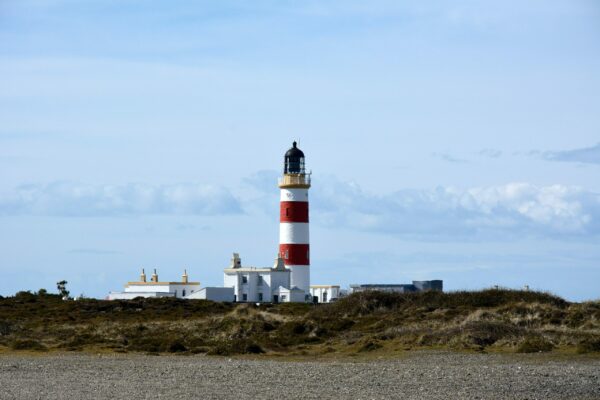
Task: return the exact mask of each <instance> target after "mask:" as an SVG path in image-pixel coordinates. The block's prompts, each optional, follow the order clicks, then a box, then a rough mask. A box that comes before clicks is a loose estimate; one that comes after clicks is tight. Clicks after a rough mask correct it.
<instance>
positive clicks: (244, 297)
mask: <svg viewBox="0 0 600 400" xmlns="http://www.w3.org/2000/svg"><path fill="white" fill-rule="evenodd" d="M242 300H243V301H248V294H246V293H244V294H243V295H242Z"/></svg>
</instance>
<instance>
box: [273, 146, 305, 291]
mask: <svg viewBox="0 0 600 400" xmlns="http://www.w3.org/2000/svg"><path fill="white" fill-rule="evenodd" d="M279 187H280V188H281V198H280V210H279V211H280V212H279V222H280V223H279V254H280V256H281V258H283V261H284V263H285V266H286V268H289V269H290V270H291V282H290V283H291V286H292V287H293V286H297V287H298V288H300V289H302V290H304V291H305V292H306V293H309V290H310V249H309V240H308V189H309V188H310V173H306V170H305V167H304V153H303V152H302V150H300V149H299V148H298V147H297V143H296V142H294V143H293V146H292V148H291V149H289V150H288V151H287V152H286V153H285V157H284V164H283V176H282V177H281V178H280V179H279Z"/></svg>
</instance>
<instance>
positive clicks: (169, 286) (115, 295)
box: [107, 269, 200, 300]
mask: <svg viewBox="0 0 600 400" xmlns="http://www.w3.org/2000/svg"><path fill="white" fill-rule="evenodd" d="M198 290H200V282H190V281H189V280H188V274H187V271H186V270H184V273H183V275H182V276H181V282H160V281H159V280H158V274H157V272H156V269H154V273H153V274H152V276H151V277H150V281H149V282H147V281H146V273H145V272H144V269H142V273H141V275H140V280H139V281H134V282H128V283H127V284H126V285H125V289H124V290H123V291H122V292H110V293H109V294H108V297H107V299H108V300H128V299H135V298H136V297H175V298H185V297H186V296H188V295H190V294H192V293H194V292H196V291H198Z"/></svg>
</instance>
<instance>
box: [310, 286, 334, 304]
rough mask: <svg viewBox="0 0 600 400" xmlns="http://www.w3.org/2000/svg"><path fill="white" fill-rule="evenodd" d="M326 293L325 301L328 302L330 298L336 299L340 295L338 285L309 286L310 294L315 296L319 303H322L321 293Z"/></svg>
mask: <svg viewBox="0 0 600 400" xmlns="http://www.w3.org/2000/svg"><path fill="white" fill-rule="evenodd" d="M324 293H327V300H326V301H325V303H330V302H331V300H332V299H337V298H339V297H340V288H339V287H317V288H314V287H313V288H310V294H311V296H317V297H318V299H319V300H318V301H319V303H323V294H324Z"/></svg>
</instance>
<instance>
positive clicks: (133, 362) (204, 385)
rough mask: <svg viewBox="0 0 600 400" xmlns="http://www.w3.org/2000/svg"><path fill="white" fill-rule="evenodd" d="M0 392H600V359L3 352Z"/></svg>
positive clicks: (261, 395)
mask: <svg viewBox="0 0 600 400" xmlns="http://www.w3.org/2000/svg"><path fill="white" fill-rule="evenodd" d="M0 398H1V399H3V400H4V399H48V398H52V399H67V398H68V399H83V400H87V399H125V398H126V399H155V398H168V399H191V398H207V399H226V398H231V399H275V398H277V399H281V398H286V399H299V398H302V399H317V398H318V399H333V398H338V399H339V398H342V399H346V398H353V399H381V398H403V399H450V398H461V399H564V398H569V399H600V360H599V359H597V358H596V359H591V358H584V357H557V356H547V355H540V354H534V355H492V354H458V353H430V352H427V353H421V352H414V353H410V354H408V355H407V356H406V357H402V358H400V359H394V360H372V361H360V360H351V359H350V360H349V359H343V360H339V361H298V362H297V361H293V362H292V361H277V360H273V359H258V360H256V359H236V358H233V359H229V358H219V357H207V356H146V355H122V354H114V355H89V354H48V355H18V354H4V355H0Z"/></svg>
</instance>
